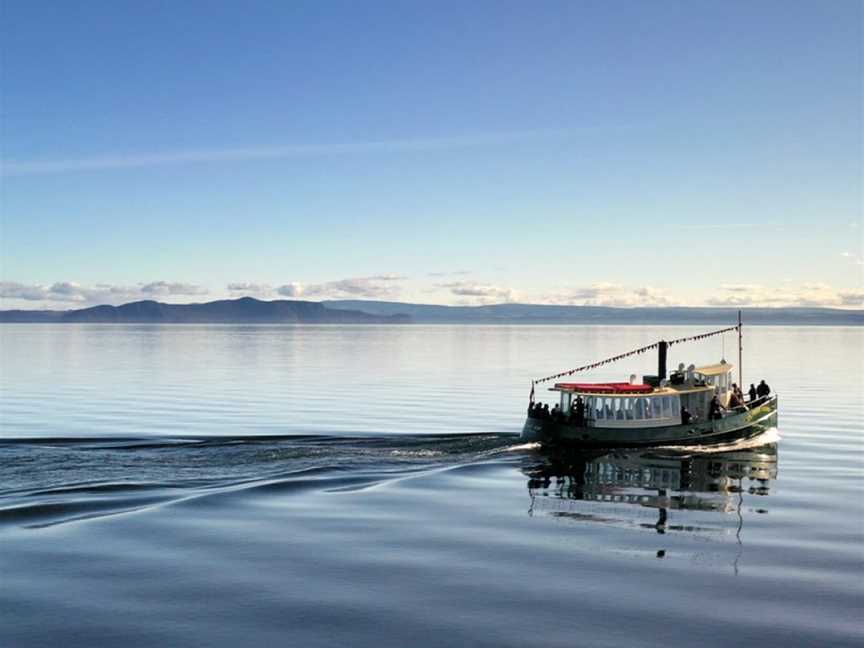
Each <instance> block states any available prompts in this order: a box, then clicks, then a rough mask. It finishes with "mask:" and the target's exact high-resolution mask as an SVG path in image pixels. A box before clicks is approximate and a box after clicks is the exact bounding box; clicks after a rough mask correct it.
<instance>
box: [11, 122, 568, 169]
mask: <svg viewBox="0 0 864 648" xmlns="http://www.w3.org/2000/svg"><path fill="white" fill-rule="evenodd" d="M568 134H569V133H568V132H566V131H511V132H504V133H486V134H479V135H458V136H453V137H427V138H407V139H398V140H380V141H354V142H342V143H329V144H293V145H287V146H275V147H253V148H234V149H210V150H200V151H160V152H148V153H107V154H102V155H93V156H88V157H77V158H55V159H36V160H3V161H2V162H0V175H3V176H23V175H38V174H51V173H69V172H82V171H105V170H111V169H128V168H139V167H159V166H166V165H176V164H191V163H196V162H236V161H254V160H278V159H292V158H309V157H327V156H339V155H354V154H359V153H410V152H423V151H445V150H450V149H463V148H476V147H485V146H502V145H506V144H516V143H520V142H527V141H532V140H545V139H556V138H561V137H567V136H568Z"/></svg>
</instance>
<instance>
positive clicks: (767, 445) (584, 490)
mask: <svg viewBox="0 0 864 648" xmlns="http://www.w3.org/2000/svg"><path fill="white" fill-rule="evenodd" d="M777 439H778V436H777V435H776V431H773V432H769V433H766V434H764V435H762V436H761V437H759V438H757V439H751V440H750V441H749V442H747V443H742V444H741V445H740V446H737V447H736V446H729V447H727V448H723V449H718V450H717V451H712V452H700V453H694V452H692V451H688V452H683V451H670V450H668V449H656V450H652V451H648V450H644V449H643V450H634V451H624V450H616V451H611V452H608V453H605V454H598V453H596V452H595V453H593V454H586V453H578V452H576V451H571V452H566V453H564V452H561V451H557V452H554V453H553V452H551V451H544V452H543V453H542V454H541V455H540V456H541V460H540V461H539V462H537V463H535V464H533V465H530V466H526V467H524V468H523V472H524V473H525V474H526V475H527V476H528V478H529V479H528V493H529V495H530V497H531V504H530V508H529V511H528V512H529V514H530V515H534V516H540V515H548V516H552V517H555V518H561V519H566V520H569V521H572V522H574V523H587V524H602V525H614V526H622V527H635V528H637V529H640V530H652V531H656V532H657V533H659V534H666V533H670V532H680V533H683V534H686V535H691V536H692V535H696V536H703V537H714V538H717V536H722V537H728V538H730V539H732V540H733V541H735V542H737V544H739V545H740V544H742V536H741V532H742V529H743V525H744V516H745V514H750V513H753V514H760V513H766V512H767V509H766V508H765V506H764V505H763V502H762V501H761V500H760V498H761V497H764V496H767V495H768V494H769V489H770V484H771V481H772V480H774V479H776V478H777V444H776V440H777ZM745 496H747V504H746V505H745V504H744V499H745ZM754 500H755V501H754ZM717 514H721V515H722V516H723V517H719V516H718V515H717ZM724 514H725V515H724ZM664 556H665V550H662V549H661V550H659V551H657V557H661V558H662V557H664ZM736 567H737V564H736Z"/></svg>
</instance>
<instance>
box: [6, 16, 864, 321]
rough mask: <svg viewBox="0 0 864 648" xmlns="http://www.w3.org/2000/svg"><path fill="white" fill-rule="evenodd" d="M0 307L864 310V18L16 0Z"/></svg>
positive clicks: (9, 38) (9, 26)
mask: <svg viewBox="0 0 864 648" xmlns="http://www.w3.org/2000/svg"><path fill="white" fill-rule="evenodd" d="M0 7H2V16H0V48H2V62H0V64H2V77H0V83H2V118H0V128H2V130H0V146H2V161H3V166H2V178H0V181H2V194H0V210H2V222H0V237H2V238H0V254H2V260H0V280H2V283H0V296H2V298H3V301H2V303H3V306H4V307H28V308H44V307H72V306H75V305H83V304H90V303H101V302H113V303H118V302H122V301H128V300H131V299H138V298H158V299H164V300H171V301H201V300H203V299H209V298H220V297H225V296H230V295H234V296H239V295H242V294H251V295H254V296H260V297H263V298H275V297H303V298H308V299H323V298H330V297H332V298H340V297H356V298H381V299H399V300H407V301H422V302H433V303H489V302H500V301H523V302H549V303H575V304H580V303H607V304H621V305H638V304H682V303H683V304H715V303H716V304H720V303H729V304H753V305H768V306H776V305H783V304H824V305H835V306H845V307H860V305H861V303H862V299H864V289H862V269H864V266H862V255H864V252H862V247H864V246H862V142H864V139H862V5H861V3H859V2H855V1H848V2H847V1H844V0H833V1H831V2H794V3H790V2H698V1H697V2H683V1H681V2H653V1H652V2H635V1H633V2H625V1H619V2H560V3H559V2H540V3H528V2H502V1H499V2H472V3H465V2H452V3H450V2H438V3H420V2H407V1H404V2H369V3H350V2H329V1H328V2H308V3H304V2H291V3H287V2H286V3H283V2H242V3H241V2H215V1H212V0H211V1H208V2H183V3H176V2H146V3H144V2H119V3H118V2H95V1H91V2H71V1H69V2H59V1H58V2H39V1H26V2H25V1H23V0H5V2H3V3H0Z"/></svg>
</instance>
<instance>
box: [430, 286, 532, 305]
mask: <svg viewBox="0 0 864 648" xmlns="http://www.w3.org/2000/svg"><path fill="white" fill-rule="evenodd" d="M437 287H438V288H446V289H447V290H448V291H450V294H451V295H454V296H456V297H461V298H467V300H466V299H463V300H462V301H463V302H474V303H478V304H492V303H502V302H514V301H516V299H517V293H516V291H514V290H513V289H512V288H505V287H503V286H496V285H494V284H485V283H475V282H473V281H452V282H449V283H441V284H437Z"/></svg>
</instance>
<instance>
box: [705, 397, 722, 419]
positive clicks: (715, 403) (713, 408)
mask: <svg viewBox="0 0 864 648" xmlns="http://www.w3.org/2000/svg"><path fill="white" fill-rule="evenodd" d="M721 407H722V406H721V405H720V399H719V398H717V397H716V396H715V397H714V398H712V399H711V404H710V405H709V406H708V418H709V419H711V420H712V421H716V420H718V419H721V418H723V413H722V412H721V411H720V409H721Z"/></svg>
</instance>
